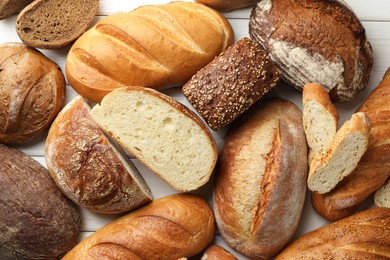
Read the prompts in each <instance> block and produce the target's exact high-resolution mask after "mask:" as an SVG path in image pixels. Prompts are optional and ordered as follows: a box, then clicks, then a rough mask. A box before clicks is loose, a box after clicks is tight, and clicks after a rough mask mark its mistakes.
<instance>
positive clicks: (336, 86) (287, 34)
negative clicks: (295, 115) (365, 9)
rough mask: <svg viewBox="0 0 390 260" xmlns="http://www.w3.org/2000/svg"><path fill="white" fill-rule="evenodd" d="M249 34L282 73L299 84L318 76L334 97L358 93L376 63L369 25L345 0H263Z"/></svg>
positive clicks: (345, 97)
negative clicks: (368, 33)
mask: <svg viewBox="0 0 390 260" xmlns="http://www.w3.org/2000/svg"><path fill="white" fill-rule="evenodd" d="M249 34H250V36H251V38H252V39H254V40H255V41H256V42H258V43H259V44H261V46H262V47H263V48H264V49H265V50H266V51H267V52H268V53H269V55H270V57H271V59H272V61H273V62H274V63H275V65H276V66H278V67H279V69H280V71H281V77H282V78H283V79H284V80H285V81H286V82H288V83H289V84H291V85H292V86H293V87H295V88H296V89H298V90H300V91H301V90H302V88H303V86H304V85H306V84H308V83H312V82H316V83H318V84H320V85H322V87H324V88H325V90H326V91H327V92H328V93H329V95H330V97H331V99H332V101H335V102H345V101H348V100H351V99H352V98H354V97H355V96H356V95H357V94H358V93H359V92H360V91H361V90H363V89H364V88H365V87H366V86H367V83H368V80H369V77H370V72H371V68H372V64H373V56H372V49H371V45H370V43H369V42H368V41H367V39H366V35H365V29H364V27H363V26H362V24H361V23H360V21H359V20H358V18H357V17H356V15H355V14H354V13H353V11H352V10H351V9H350V8H349V7H347V6H346V5H344V4H343V3H342V1H329V0H305V1H291V0H262V1H259V2H258V3H257V5H256V7H255V8H254V9H253V10H252V14H251V17H250V22H249Z"/></svg>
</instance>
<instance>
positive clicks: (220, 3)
mask: <svg viewBox="0 0 390 260" xmlns="http://www.w3.org/2000/svg"><path fill="white" fill-rule="evenodd" d="M195 2H198V3H201V4H204V5H207V6H210V7H212V8H214V9H216V10H219V11H221V12H230V11H232V10H235V9H240V8H244V7H249V6H252V5H254V4H255V3H256V2H257V0H195Z"/></svg>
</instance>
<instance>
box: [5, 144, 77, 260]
mask: <svg viewBox="0 0 390 260" xmlns="http://www.w3.org/2000/svg"><path fill="white" fill-rule="evenodd" d="M80 229H81V217H80V213H79V211H78V209H77V207H76V206H75V204H73V202H72V201H70V200H68V199H67V198H66V197H65V196H64V195H63V194H62V193H61V192H60V190H59V189H58V188H57V186H56V185H55V183H54V181H53V180H52V178H51V177H50V174H49V172H48V171H47V170H46V168H44V167H43V166H42V165H41V164H39V163H38V162H37V161H35V160H33V159H31V158H30V157H28V156H27V155H25V154H23V153H21V152H19V151H18V150H16V149H14V148H9V147H7V146H5V145H3V144H0V259H7V260H8V259H59V258H60V257H61V256H63V255H64V254H65V253H66V252H68V251H69V250H70V249H71V248H72V247H73V246H75V245H76V243H77V240H78V237H79V233H80Z"/></svg>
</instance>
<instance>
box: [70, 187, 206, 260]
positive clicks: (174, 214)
mask: <svg viewBox="0 0 390 260" xmlns="http://www.w3.org/2000/svg"><path fill="white" fill-rule="evenodd" d="M213 237H214V216H213V212H212V210H211V208H210V206H209V205H208V203H207V202H206V201H205V200H204V199H203V198H201V197H199V196H197V195H194V194H185V193H181V194H176V195H171V196H168V197H164V198H160V199H157V200H155V201H153V202H151V203H149V204H147V205H146V206H143V207H141V208H139V209H137V210H136V211H133V212H131V213H129V214H127V215H125V216H123V217H121V218H119V219H117V220H115V221H113V222H112V223H110V224H108V225H107V226H105V227H103V228H101V229H100V230H98V231H96V232H95V233H94V234H92V235H91V236H89V237H87V238H86V239H84V240H83V241H81V242H80V244H79V245H77V246H76V247H75V248H73V249H72V250H71V251H70V252H69V253H68V254H67V255H66V256H65V257H64V258H63V260H70V259H75V260H80V259H148V260H153V259H172V260H177V259H181V258H184V257H191V256H194V255H196V254H198V253H200V252H201V251H202V250H204V249H205V248H206V247H207V245H208V244H209V243H210V242H211V240H212V239H213ZM184 259H185V258H184Z"/></svg>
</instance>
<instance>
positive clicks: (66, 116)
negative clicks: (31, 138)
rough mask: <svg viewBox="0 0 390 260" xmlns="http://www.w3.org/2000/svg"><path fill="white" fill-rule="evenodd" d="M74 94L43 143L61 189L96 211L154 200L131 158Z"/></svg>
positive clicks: (122, 208)
mask: <svg viewBox="0 0 390 260" xmlns="http://www.w3.org/2000/svg"><path fill="white" fill-rule="evenodd" d="M90 110H91V109H90V107H89V105H88V104H87V103H86V102H85V101H84V99H83V98H82V97H81V96H78V97H76V98H75V99H73V100H72V101H71V102H70V103H68V104H67V105H66V107H65V108H64V109H63V110H62V111H61V112H60V113H59V114H58V116H57V118H56V119H55V120H54V122H53V124H52V126H51V127H50V130H49V133H48V136H47V139H46V146H45V158H46V165H47V168H48V169H49V172H50V174H51V176H52V177H53V179H54V180H55V182H56V184H57V185H58V187H59V188H60V189H61V190H62V192H63V193H64V194H65V195H66V196H67V197H68V198H70V199H71V200H73V201H74V202H75V203H77V204H78V205H79V206H81V207H84V208H87V209H89V210H91V211H95V212H100V213H107V214H113V213H119V212H124V211H128V210H132V209H134V208H137V207H139V206H140V205H142V204H145V203H147V202H150V201H151V200H152V194H151V192H150V190H149V188H148V186H147V184H146V182H145V181H144V179H143V178H142V176H141V175H140V173H139V172H138V170H137V169H136V168H135V166H134V165H133V164H132V162H131V161H130V160H129V159H128V157H127V156H126V155H125V153H124V152H123V151H122V149H120V148H119V147H116V146H114V145H113V144H111V142H110V141H109V140H108V139H107V137H106V136H105V135H104V134H103V132H102V131H101V130H100V128H99V127H98V126H97V125H96V123H95V122H94V121H93V120H92V118H91V116H90V114H89V113H90Z"/></svg>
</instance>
